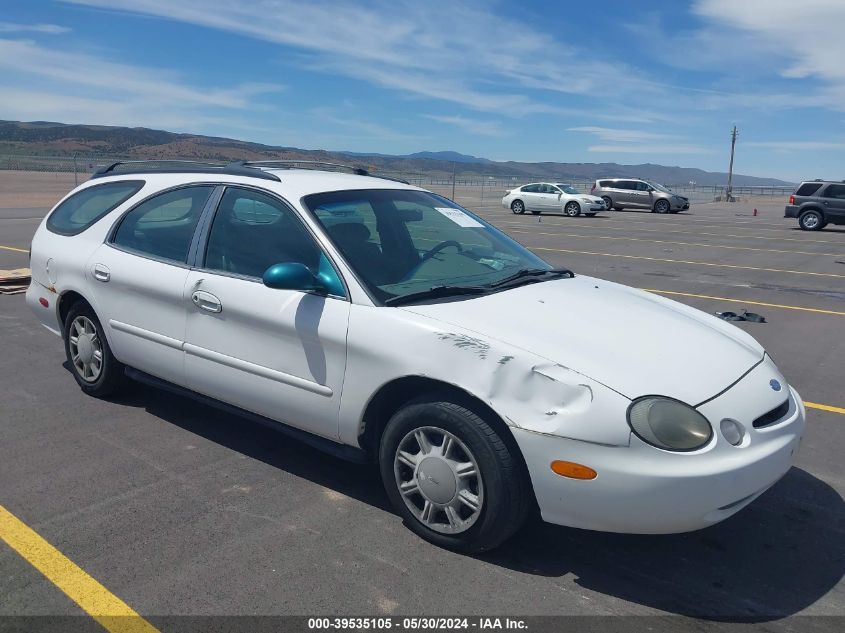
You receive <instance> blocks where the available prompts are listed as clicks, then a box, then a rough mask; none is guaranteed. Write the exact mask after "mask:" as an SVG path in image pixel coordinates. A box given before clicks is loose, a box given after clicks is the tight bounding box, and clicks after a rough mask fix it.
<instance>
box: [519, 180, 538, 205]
mask: <svg viewBox="0 0 845 633" xmlns="http://www.w3.org/2000/svg"><path fill="white" fill-rule="evenodd" d="M520 192H521V193H520V196H519V197H520V198H521V199H522V202H523V203H524V204H525V208H526V209H527V210H528V211H542V210H543V207H542V204H543V202H542V200H541V199H540V185H538V184H533V185H525V186H524V187H521V188H520Z"/></svg>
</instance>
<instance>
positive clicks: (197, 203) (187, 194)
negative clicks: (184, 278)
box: [112, 185, 214, 264]
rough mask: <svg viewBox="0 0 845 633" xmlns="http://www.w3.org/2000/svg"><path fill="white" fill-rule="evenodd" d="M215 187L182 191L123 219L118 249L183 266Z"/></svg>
mask: <svg viewBox="0 0 845 633" xmlns="http://www.w3.org/2000/svg"><path fill="white" fill-rule="evenodd" d="M213 190H214V186H213V185H198V186H194V187H183V188H181V189H174V190H173V191H168V192H166V193H162V194H159V195H157V196H154V197H152V198H150V199H148V200H145V201H144V202H142V203H141V204H139V205H138V206H137V207H135V208H134V209H132V210H131V211H130V212H129V213H127V214H126V215H125V216H123V219H122V220H121V222H120V225H119V226H118V227H117V230H116V231H115V233H114V237H113V238H112V243H113V244H114V245H115V246H119V247H121V248H124V249H127V250H130V251H135V252H137V253H141V254H143V255H149V256H151V257H155V258H157V259H165V260H168V261H172V262H178V263H182V264H184V263H185V262H186V261H187V259H188V249H189V248H190V246H191V239H192V238H193V236H194V230H195V229H196V227H197V222H198V221H199V218H200V214H201V213H202V210H203V207H205V203H206V202H207V201H208V197H209V196H210V195H211V192H212V191H213Z"/></svg>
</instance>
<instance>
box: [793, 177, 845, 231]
mask: <svg viewBox="0 0 845 633" xmlns="http://www.w3.org/2000/svg"><path fill="white" fill-rule="evenodd" d="M783 217H785V218H798V226H800V227H801V228H802V229H804V230H805V231H819V230H821V229H823V228H824V227H825V226H827V225H828V224H845V181H839V182H829V181H825V180H812V181H809V182H802V183H801V185H800V186H799V187H798V189H796V190H795V193H793V194H792V195H791V196H789V204H788V205H786V213H785V214H784V216H783Z"/></svg>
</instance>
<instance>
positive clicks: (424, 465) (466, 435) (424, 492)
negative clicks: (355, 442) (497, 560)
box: [379, 397, 531, 552]
mask: <svg viewBox="0 0 845 633" xmlns="http://www.w3.org/2000/svg"><path fill="white" fill-rule="evenodd" d="M379 463H380V469H381V476H382V481H383V482H384V486H385V489H386V491H387V495H388V497H389V498H390V501H391V503H392V504H393V507H394V508H395V509H396V511H397V512H398V513H399V515H400V516H402V518H403V519H404V520H405V523H406V524H407V525H408V527H409V528H410V529H411V530H413V531H414V532H416V533H417V534H418V535H419V536H421V537H422V538H424V539H426V540H427V541H430V542H432V543H434V544H436V545H439V546H441V547H445V548H448V549H453V550H457V551H463V552H480V551H484V550H489V549H492V548H494V547H496V546H498V545H499V544H500V543H502V542H503V541H504V540H505V539H507V538H508V537H510V536H511V535H512V534H513V533H514V532H516V530H517V529H519V527H520V526H521V525H522V523H523V521H524V519H525V515H526V511H527V508H528V501H527V500H528V499H530V498H531V492H530V490H527V489H526V488H527V484H526V478H525V477H524V475H523V472H522V470H521V466H520V464H519V462H518V460H517V456H516V455H514V454H513V452H512V449H511V448H509V446H508V444H507V443H506V442H504V441H503V440H502V438H501V437H500V436H499V434H498V433H497V432H496V430H495V429H494V428H493V427H491V426H490V425H489V424H488V423H487V422H486V421H485V420H484V419H482V418H481V417H480V416H479V415H477V414H476V413H474V412H473V411H471V410H469V409H467V408H466V407H463V406H461V405H459V404H455V403H454V402H449V401H448V400H445V399H440V398H436V397H435V398H430V399H427V400H421V401H417V402H413V403H411V404H409V405H406V406H405V407H403V408H402V409H400V410H399V411H398V412H397V413H396V414H395V415H394V416H393V417H392V418H391V419H390V421H389V422H388V424H387V427H386V428H385V431H384V434H383V435H382V439H381V444H380V450H379Z"/></svg>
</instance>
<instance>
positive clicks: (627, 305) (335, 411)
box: [27, 170, 804, 533]
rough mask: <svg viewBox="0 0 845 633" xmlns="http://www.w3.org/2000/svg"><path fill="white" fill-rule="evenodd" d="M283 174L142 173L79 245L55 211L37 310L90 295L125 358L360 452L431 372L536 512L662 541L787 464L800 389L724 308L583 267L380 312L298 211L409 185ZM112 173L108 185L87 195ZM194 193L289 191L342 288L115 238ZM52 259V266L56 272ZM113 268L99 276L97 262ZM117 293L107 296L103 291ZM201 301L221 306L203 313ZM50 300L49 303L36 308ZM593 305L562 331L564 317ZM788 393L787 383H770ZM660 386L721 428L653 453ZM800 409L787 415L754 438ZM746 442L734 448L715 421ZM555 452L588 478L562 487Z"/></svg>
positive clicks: (734, 502) (44, 312)
mask: <svg viewBox="0 0 845 633" xmlns="http://www.w3.org/2000/svg"><path fill="white" fill-rule="evenodd" d="M275 173H277V174H278V175H279V177H280V178H281V182H274V181H268V180H257V179H254V178H249V177H246V176H233V175H226V174H219V175H218V174H213V175H209V174H144V175H141V176H137V175H136V176H133V178H136V179H143V180H145V181H146V184H145V186H144V187H143V189H142V190H141V191H139V192H138V193H137V194H136V195H134V196H133V197H132V198H130V199H129V200H127V201H126V202H125V203H124V204H122V205H120V206H119V207H117V208H116V209H114V210H113V211H111V212H110V213H109V214H107V215H106V216H105V217H103V218H102V219H100V220H99V221H97V222H96V223H95V224H94V225H92V226H91V227H90V228H88V229H87V230H85V231H83V232H82V233H80V234H79V235H76V236H73V237H66V236H61V235H57V234H54V233H51V232H50V231H49V230H47V229H46V227H45V224H46V220H45V221H44V222H42V224H41V225H40V227H39V228H38V230H37V232H36V234H35V237H34V239H33V243H32V260H31V268H32V283H31V285H30V287H29V290H28V292H27V303H28V305H29V306H30V307H31V309H32V311H33V312H34V314H35V315H36V317H37V318H38V319H39V321H40V322H41V323H42V324H44V325H45V326H46V327H47V328H49V329H50V330H51V331H53V332H56V333H59V332H60V330H61V324H60V323H59V318H58V305H59V301H58V299H59V297H60V296H62V295H64V294H65V293H67V292H76V293H79V294H80V295H82V296H83V297H84V298H85V299H86V300H87V301H88V302H89V303H91V305H92V307H93V308H94V310H95V312H96V313H97V314H98V316H99V318H100V320H101V322H102V323H103V325H104V329H105V333H106V337H107V339H108V341H109V344H110V345H111V347H112V350H113V352H114V354H115V356H116V357H117V358H118V360H121V361H122V362H124V363H126V364H128V365H130V366H133V367H136V368H137V369H141V370H143V371H145V372H147V373H150V374H152V375H154V376H158V377H160V378H164V379H166V380H169V381H171V382H174V383H176V384H179V385H184V386H187V387H188V388H191V389H193V390H195V391H197V392H200V393H203V394H205V395H208V396H212V397H215V398H218V399H220V400H223V401H226V402H229V403H231V404H235V405H237V406H240V407H242V408H244V409H247V410H249V411H253V412H255V413H259V414H261V415H264V416H267V417H270V418H273V419H276V420H278V421H280V422H284V423H287V424H290V425H294V426H298V427H300V428H302V429H305V430H307V431H310V432H312V433H315V434H317V435H320V436H323V437H326V438H329V439H332V440H335V441H337V442H340V443H342V444H347V445H350V446H358V443H359V436H360V433H361V430H362V425H363V424H364V423H365V422H370V423H372V422H374V421H368V420H364V417H365V416H364V414H365V411H366V408H367V405H368V404H369V403H370V401H371V400H372V398H373V397H374V395H375V394H376V393H377V392H378V390H379V389H380V388H382V387H383V386H384V385H387V384H389V383H390V382H391V381H394V380H397V379H401V378H405V377H412V376H416V377H425V378H428V379H431V380H435V381H438V382H440V383H443V384H446V385H452V386H454V387H457V388H459V389H461V390H463V391H465V392H466V393H468V394H470V395H471V396H473V397H475V398H477V399H478V400H480V401H482V402H484V403H486V404H487V405H488V406H489V407H491V408H492V409H493V411H495V412H496V414H497V415H498V416H499V417H500V418H501V419H502V421H503V422H504V423H505V425H506V426H507V429H508V430H509V432H511V433H512V434H513V437H514V439H515V441H516V443H517V445H518V447H519V449H520V451H521V452H522V456H523V458H524V460H525V462H526V466H527V468H528V471H529V474H530V478H531V481H532V484H533V487H534V491H535V495H536V498H537V501H538V503H539V505H540V509H541V512H542V515H543V517H544V518H545V519H546V520H548V521H550V522H553V523H559V524H563V525H571V526H575V527H583V528H589V529H596V530H610V531H619V532H636V533H663V532H678V531H686V530H693V529H697V528H701V527H706V526H707V525H710V524H712V523H715V522H717V521H720V520H722V519H724V518H726V517H727V516H730V515H731V514H733V513H735V512H737V511H738V510H739V509H741V508H742V507H744V506H745V505H747V504H748V503H750V502H751V501H752V500H753V499H754V498H756V496H758V495H759V494H760V493H761V492H762V491H764V490H765V489H766V488H768V487H769V486H771V485H772V484H773V483H774V482H775V481H777V479H778V478H779V477H781V476H782V475H783V474H784V473H785V472H786V471H787V470H788V469H789V467H790V465H791V463H792V461H793V460H794V455H795V451H796V449H797V446H798V444H799V441H800V438H801V435H802V432H803V429H804V407H803V403H802V402H801V399H800V397H799V396H798V394H797V393H796V392H795V391H794V390H793V389H791V388H790V387H788V386H787V383H786V380H785V379H784V377H783V376H782V375H781V374H780V372H779V371H778V370H777V368H776V367H775V365H774V363H772V361H771V359H769V358H768V356H766V355H765V352H764V350H763V348H762V347H761V346H760V345H759V344H758V343H757V342H756V341H755V340H754V339H753V338H752V337H751V336H749V335H747V334H746V333H744V332H743V331H741V330H739V329H738V328H736V327H734V326H732V325H730V324H728V323H725V322H723V321H721V320H719V319H716V318H715V317H713V316H710V315H708V314H705V313H703V312H700V311H698V310H695V309H693V308H690V307H688V306H685V305H683V304H680V303H676V302H674V301H671V300H669V299H665V298H662V297H659V296H656V295H652V294H648V293H645V292H641V291H638V290H634V289H631V288H627V287H625V286H621V285H618V284H615V283H611V282H607V281H602V280H598V279H593V278H589V277H583V276H576V277H575V278H574V279H558V280H554V281H544V282H541V283H533V284H529V285H524V286H520V287H517V288H513V289H510V290H505V291H502V292H498V293H494V294H489V295H483V296H477V297H474V296H469V297H458V298H450V299H448V300H439V301H434V302H430V303H426V304H414V305H406V306H402V307H384V306H380V305H376V304H375V303H374V302H373V301H372V300H371V298H370V296H369V294H368V292H367V291H366V289H365V288H364V287H363V286H362V285H361V283H360V282H359V281H358V279H357V277H356V275H355V273H354V272H353V270H352V269H351V268H350V266H349V265H348V264H347V262H346V260H345V259H344V258H343V257H342V255H341V254H340V253H339V252H338V250H337V249H336V247H335V246H334V244H333V242H332V241H331V240H329V239H328V237H327V236H326V234H325V232H324V231H323V229H322V227H321V225H320V224H319V222H317V221H316V220H315V219H314V218H313V217H312V216H311V214H310V213H307V212H306V211H305V210H304V209H303V207H302V205H301V203H300V200H301V198H302V197H303V196H305V195H308V194H311V193H319V192H324V191H339V190H346V189H349V190H354V189H367V188H371V189H414V190H416V189H417V188H416V187H411V186H408V185H404V184H400V183H395V182H389V181H385V180H382V179H376V178H368V177H363V176H352V175H345V174H337V173H327V172H319V171H304V170H282V171H278V172H275ZM116 178H123V179H126V178H128V177H127V176H123V177H107V178H97V179H95V180H92V181H89V182H88V183H86V184H85V185H82V187H80V189H81V188H84V187H87V186H95V185H97V184H100V183H103V182H108V181H109V180H113V179H116ZM190 182H195V183H201V182H205V183H208V182H211V183H221V184H242V185H248V186H250V187H254V188H260V189H263V190H265V191H268V192H271V193H273V194H274V195H277V196H280V197H282V198H284V199H285V200H286V201H287V202H288V203H289V204H290V205H291V206H292V207H293V208H294V209H295V210H297V211H298V212H299V214H300V215H301V217H302V220H303V222H304V223H305V224H306V225H307V226H308V227H309V228H310V230H311V232H312V233H313V234H314V236H315V238H316V239H317V241H318V243H319V245H320V246H321V247H322V248H323V250H324V252H325V254H326V255H327V256H328V258H329V259H330V260H331V261H332V262H333V263H334V265H335V267H336V269H337V270H338V272H339V274H340V276H341V278H342V279H343V281H344V284H345V286H346V289H347V293H348V297H346V298H340V297H320V296H316V295H314V294H310V293H305V292H298V291H286V290H273V289H270V288H267V287H265V286H263V285H262V284H260V283H258V282H256V281H255V280H248V279H242V278H238V277H237V276H224V275H220V274H215V273H213V272H211V271H205V270H191V269H189V268H188V267H186V266H177V265H171V264H163V263H162V262H159V261H156V260H153V259H148V258H144V257H140V256H137V255H131V254H129V253H127V252H124V251H121V250H118V249H116V248H114V247H113V246H111V245H109V244H107V243H105V242H106V238H107V235H108V234H109V231H110V230H111V228H112V226H114V225H115V222H116V221H117V220H118V219H119V218H120V217H121V216H122V214H123V213H124V212H125V211H126V210H128V209H129V208H131V207H132V206H134V205H135V204H137V203H138V202H139V201H140V200H142V199H144V198H145V197H147V196H149V195H151V194H153V193H155V192H158V191H161V190H164V189H167V188H169V187H173V186H176V185H183V184H187V183H190ZM48 260H50V274H49V276H48V273H47V269H46V267H47V261H48ZM97 264H99V265H101V267H107V268H108V270H109V273H110V279H109V281H108V282H103V281H98V280H97V279H96V278H95V276H94V266H95V265H97ZM107 288H108V290H106V289H107ZM196 291H203V292H205V293H208V294H210V295H211V296H213V297H215V298H216V299H218V300H219V301H220V303H221V304H222V311H221V312H220V313H219V314H216V313H206V312H204V311H203V310H202V309H201V308H199V307H198V306H197V305H195V304H194V303H193V302H192V299H191V297H192V295H193V293H194V292H196ZM41 298H46V299H47V300H48V302H49V307H48V308H44V307H42V305H41V304H40V303H39V300H40V299H41ZM584 313H587V314H590V315H591V318H590V319H589V320H586V321H584V320H581V321H579V322H578V326H577V328H573V327H571V320H570V319H568V318H567V315H568V314H584ZM772 380H776V381H778V382H779V383H781V384H782V385H783V390H782V391H780V392H776V391H774V390H773V388H771V387H770V385H769V382H770V381H772ZM653 394H657V395H664V396H669V397H672V398H676V399H678V400H681V401H684V402H686V403H688V404H690V405H693V406H695V405H699V411H700V412H701V413H702V414H703V415H704V416H705V417H706V418H707V419H708V420H709V422H710V424H711V425H712V426H713V428H714V433H713V437H712V438H711V441H710V442H709V443H708V444H707V445H706V446H705V447H703V448H701V449H699V450H696V451H693V452H689V453H678V452H670V451H664V450H660V449H657V448H655V447H653V446H650V445H647V444H645V443H644V442H642V441H641V440H640V439H639V438H637V437H636V436H635V435H633V434H632V432H631V429H630V428H629V426H628V424H627V422H626V411H627V408H628V406H629V405H630V403H631V400H632V399H634V398H637V397H640V396H644V395H653ZM787 397H788V398H789V411H788V413H787V414H786V415H785V416H784V417H782V418H781V419H779V420H778V421H777V422H776V423H774V424H772V425H771V426H768V427H765V428H761V429H754V428H753V427H752V422H753V420H755V419H756V418H757V417H758V416H760V415H762V414H764V413H767V412H768V411H770V410H771V409H772V408H774V407H776V406H777V405H778V404H780V403H781V402H783V400H784V399H786V398H787ZM726 417H727V418H732V419H734V420H737V421H738V422H739V423H741V424H742V425H743V426H744V428H745V429H746V431H747V435H746V439H745V441H744V443H743V444H742V445H740V446H732V445H730V444H728V443H727V441H726V440H725V439H724V438H723V437H722V436H721V435H720V433H719V422H720V420H721V419H722V418H726ZM553 460H568V461H574V462H577V463H580V464H585V465H587V466H589V467H590V468H593V469H594V470H595V471H596V472H597V473H598V476H597V477H596V478H595V479H593V480H588V481H584V480H574V479H567V478H564V477H561V476H559V475H557V474H555V473H554V472H552V471H551V469H550V463H551V462H552V461H553Z"/></svg>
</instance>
